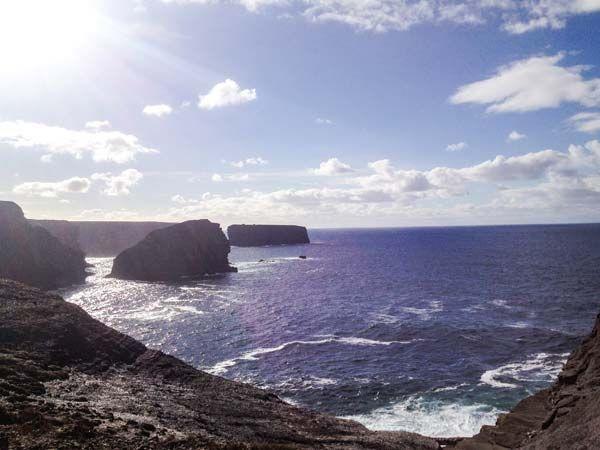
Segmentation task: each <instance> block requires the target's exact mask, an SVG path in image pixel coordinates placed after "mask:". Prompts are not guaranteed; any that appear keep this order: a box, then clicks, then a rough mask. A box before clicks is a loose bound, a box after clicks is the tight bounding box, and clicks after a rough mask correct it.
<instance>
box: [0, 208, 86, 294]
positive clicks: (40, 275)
mask: <svg viewBox="0 0 600 450" xmlns="http://www.w3.org/2000/svg"><path fill="white" fill-rule="evenodd" d="M86 267H87V264H86V262H85V259H84V255H83V253H82V252H81V251H80V250H77V249H74V248H71V247H68V246H67V245H65V244H63V243H62V242H61V241H60V240H59V239H57V238H56V237H54V236H53V235H51V234H50V233H49V232H48V231H46V230H45V229H43V228H41V227H38V226H34V225H31V224H30V223H29V222H28V221H27V219H26V218H25V215H24V214H23V210H22V209H21V208H20V207H19V206H18V205H17V204H16V203H13V202H4V201H2V202H0V277H1V278H9V279H11V280H17V281H21V282H23V283H27V284H29V285H32V286H36V287H39V288H42V289H57V288H60V287H64V286H69V285H71V284H76V283H82V282H83V281H85V277H86V272H85V269H86Z"/></svg>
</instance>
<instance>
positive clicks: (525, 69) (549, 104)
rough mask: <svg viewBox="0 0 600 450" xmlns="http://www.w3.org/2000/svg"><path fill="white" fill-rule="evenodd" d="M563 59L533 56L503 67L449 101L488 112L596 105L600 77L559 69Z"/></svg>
mask: <svg viewBox="0 0 600 450" xmlns="http://www.w3.org/2000/svg"><path fill="white" fill-rule="evenodd" d="M564 57H565V53H558V54H556V55H553V56H534V57H531V58H528V59H522V60H519V61H515V62H513V63H511V64H508V65H506V66H502V67H500V68H499V69H498V70H497V72H496V74H495V75H494V76H492V77H490V78H488V79H485V80H482V81H477V82H475V83H471V84H467V85H465V86H462V87H460V88H459V89H458V91H457V92H456V93H455V94H454V95H453V96H452V97H451V98H450V101H451V102H452V103H454V104H465V103H474V104H479V105H489V106H488V108H487V111H488V112H490V113H506V112H527V111H536V110H540V109H545V108H556V107H558V106H560V105H561V104H563V103H578V104H580V105H583V106H587V107H592V106H599V105H600V78H591V79H588V80H586V79H585V78H584V77H583V75H582V74H583V72H584V71H585V70H586V69H587V67H586V66H570V67H564V66H560V65H559V63H560V62H561V61H562V60H563V59H564Z"/></svg>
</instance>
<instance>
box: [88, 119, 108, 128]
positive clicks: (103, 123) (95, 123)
mask: <svg viewBox="0 0 600 450" xmlns="http://www.w3.org/2000/svg"><path fill="white" fill-rule="evenodd" d="M85 127H86V128H87V129H89V130H100V129H102V128H110V122H109V121H108V120H92V121H91V122H86V124H85Z"/></svg>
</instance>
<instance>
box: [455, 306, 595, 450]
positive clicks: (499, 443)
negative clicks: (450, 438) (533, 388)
mask: <svg viewBox="0 0 600 450" xmlns="http://www.w3.org/2000/svg"><path fill="white" fill-rule="evenodd" d="M456 448H459V449H463V450H492V449H494V450H499V449H506V448H511V449H513V448H519V449H529V450H534V449H535V450H538V449H539V450H542V449H592V448H600V316H598V318H597V319H596V324H595V326H594V329H593V331H592V334H591V335H590V336H588V337H587V338H586V339H585V340H584V341H583V343H582V344H581V345H580V346H579V347H578V348H577V349H575V351H574V352H573V353H572V354H571V356H570V357H569V359H568V361H567V363H566V364H565V367H564V368H563V370H562V372H561V373H560V374H559V375H558V380H557V381H556V382H555V383H554V385H553V386H552V387H550V388H549V389H545V390H543V391H541V392H538V393H537V394H535V395H532V396H531V397H527V398H526V399H524V400H523V401H521V402H520V403H519V404H518V405H517V406H516V407H515V408H514V409H513V410H512V411H511V412H510V413H508V414H505V415H503V416H501V417H500V418H499V419H498V421H497V423H496V425H495V426H485V427H482V429H481V432H480V433H479V434H478V435H476V436H474V437H473V438H471V439H466V440H464V441H462V442H461V443H459V444H458V445H457V447H456Z"/></svg>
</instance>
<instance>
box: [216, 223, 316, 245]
mask: <svg viewBox="0 0 600 450" xmlns="http://www.w3.org/2000/svg"><path fill="white" fill-rule="evenodd" d="M227 236H228V237H229V242H230V243H231V245H234V246H236V247H260V246H264V245H292V244H309V243H310V239H309V238H308V232H307V231H306V228H305V227H301V226H297V225H230V226H229V227H228V228H227Z"/></svg>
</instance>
